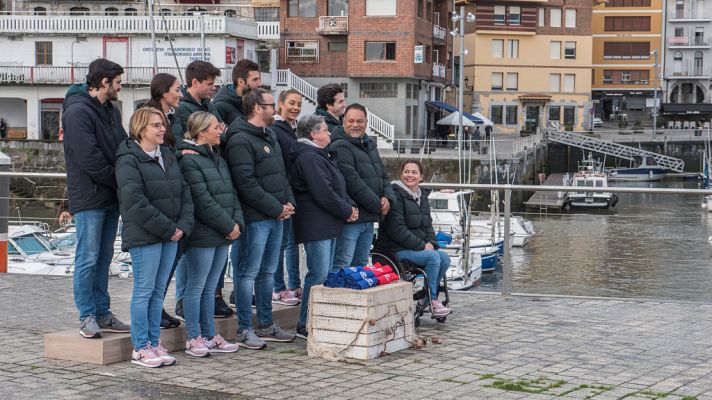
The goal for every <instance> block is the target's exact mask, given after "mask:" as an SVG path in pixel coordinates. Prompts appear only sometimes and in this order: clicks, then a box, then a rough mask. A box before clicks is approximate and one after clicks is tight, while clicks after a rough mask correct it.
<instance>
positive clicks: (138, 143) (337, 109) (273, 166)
mask: <svg viewBox="0 0 712 400" xmlns="http://www.w3.org/2000/svg"><path fill="white" fill-rule="evenodd" d="M123 72H124V71H123V68H122V67H121V66H120V65H118V64H116V63H114V62H111V61H108V60H105V59H98V60H95V61H94V62H92V63H91V64H90V65H89V71H88V74H87V80H86V83H84V84H77V85H73V86H71V87H70V89H69V90H68V92H67V95H66V99H65V102H64V113H63V117H62V124H63V127H64V131H65V136H64V142H63V143H64V150H65V160H66V169H67V187H68V196H69V211H70V213H71V214H73V216H74V219H75V223H76V230H77V240H78V244H77V250H76V259H75V272H74V300H75V304H76V306H77V308H78V310H79V319H80V329H79V333H80V334H81V335H82V336H84V337H87V338H95V337H100V336H101V333H102V332H130V333H131V339H132V344H133V348H134V350H133V352H132V356H131V361H132V363H134V364H138V365H141V366H144V367H160V366H162V365H170V364H173V363H175V358H174V357H173V356H171V355H170V354H169V353H168V351H166V349H165V348H164V347H163V346H162V345H161V342H160V329H161V328H170V327H171V326H177V325H178V324H179V322H178V321H177V320H176V319H174V318H173V317H171V316H170V315H169V314H168V313H166V311H165V310H164V309H163V300H164V298H165V295H166V290H167V287H168V286H169V283H170V282H171V280H172V279H173V275H174V273H175V278H176V299H177V306H176V314H177V315H178V316H179V317H182V318H183V319H184V321H185V323H186V328H187V338H186V346H185V347H186V353H188V354H190V355H192V356H196V357H203V356H206V355H208V354H210V353H215V352H235V351H237V350H238V347H245V348H248V349H262V348H265V347H266V342H267V341H278V342H280V341H281V342H288V341H292V340H294V339H295V337H297V336H299V337H302V338H306V337H307V336H308V332H307V329H306V326H307V311H308V299H309V292H310V290H311V288H312V287H313V286H314V285H319V284H322V283H324V281H325V280H326V276H327V274H328V273H329V272H330V271H331V270H332V269H333V270H336V269H339V268H342V267H348V266H363V265H365V264H367V263H368V260H369V254H370V250H371V245H372V243H373V236H374V223H375V222H379V223H380V229H379V231H380V233H379V238H378V242H377V244H378V245H379V247H380V248H383V249H386V250H390V251H392V252H394V253H395V254H396V255H397V256H398V257H400V258H403V259H408V260H411V261H412V262H414V263H416V264H419V265H423V266H425V270H426V273H427V275H428V276H429V277H430V279H429V282H430V285H431V286H430V292H431V293H432V294H433V296H432V302H431V304H430V307H431V310H432V312H433V314H435V315H438V316H444V315H448V314H449V313H450V312H451V310H450V309H449V308H448V307H446V306H444V305H443V304H442V303H441V302H439V301H438V300H437V291H438V290H437V288H438V282H439V281H440V280H441V278H442V276H443V275H444V273H445V271H446V269H447V268H448V266H449V259H448V257H447V255H446V254H445V253H444V252H442V251H438V250H437V249H438V242H437V240H436V239H435V233H434V231H433V227H432V220H431V219H430V209H429V205H428V201H427V196H428V193H429V192H428V190H426V189H423V188H420V187H419V184H420V182H421V181H422V179H423V175H424V171H423V166H422V164H420V163H419V162H418V161H415V160H409V161H406V162H405V163H403V165H402V166H401V169H400V179H398V180H396V181H394V182H391V181H390V179H389V178H388V175H387V173H386V171H385V168H384V165H383V162H382V161H381V158H380V156H379V154H378V151H377V149H376V143H375V142H374V141H372V140H371V139H369V137H368V136H367V135H366V128H367V123H368V112H367V110H366V108H365V107H363V106H362V105H360V104H351V105H349V106H346V103H345V99H344V93H343V90H342V88H341V86H340V85H338V84H328V85H325V86H323V87H321V88H320V89H319V90H318V93H317V103H318V107H317V110H316V113H315V114H314V115H304V116H301V117H300V114H301V107H302V96H301V95H300V93H299V92H297V91H296V90H286V91H283V92H281V94H280V95H279V99H278V103H277V105H275V99H274V97H273V95H272V94H271V93H270V92H269V91H266V90H264V89H261V88H260V86H261V79H260V72H259V68H258V65H257V64H256V63H254V62H252V61H250V60H241V61H239V62H238V63H237V64H236V66H235V67H234V69H233V72H232V81H233V83H232V84H229V85H225V86H223V87H222V88H221V89H220V91H219V92H217V95H216V86H215V80H216V78H217V77H219V76H220V70H219V69H217V68H215V67H214V66H213V65H212V64H210V63H208V62H205V61H194V62H192V63H190V64H189V65H188V66H187V67H186V70H185V80H186V85H185V86H182V85H181V83H180V81H179V79H178V78H176V77H175V76H172V75H169V74H164V73H160V74H157V75H156V76H155V77H154V79H153V81H152V83H151V99H150V100H149V101H148V102H147V103H146V104H145V105H143V106H142V107H141V108H139V109H138V110H136V111H135V112H134V113H133V115H132V116H131V119H130V124H129V125H130V126H129V132H128V134H127V133H126V132H125V130H124V128H123V127H122V125H121V116H120V113H119V110H118V109H117V108H116V106H115V105H113V104H112V101H115V100H117V99H118V92H119V91H120V90H121V77H122V74H123ZM213 97H214V98H213ZM275 120H276V121H275ZM119 217H120V218H121V221H122V224H123V228H122V230H121V240H122V249H123V250H124V251H128V252H129V253H130V255H131V261H132V269H133V276H134V278H133V279H134V281H133V294H132V299H131V324H130V326H129V325H128V324H125V323H124V322H122V321H120V320H119V319H118V318H117V317H116V315H114V314H113V313H112V312H111V310H110V296H109V293H108V270H109V264H110V262H111V258H112V255H113V243H114V240H115V236H116V232H117V227H118V223H119ZM299 244H302V245H303V247H304V251H305V253H306V264H307V272H306V276H305V277H304V283H303V286H302V284H301V281H300V271H299V247H298V246H299ZM228 253H230V254H229V257H230V260H231V264H232V266H233V272H232V277H233V294H232V295H231V298H232V299H234V303H235V306H236V310H237V320H238V330H237V343H230V342H228V341H226V340H225V339H224V338H223V337H222V336H220V335H219V334H218V333H216V332H215V326H214V318H219V317H226V316H229V315H230V314H232V310H231V309H230V308H229V307H228V306H227V305H226V304H225V302H224V300H223V297H222V288H223V280H224V276H225V273H226V268H227V265H228V262H227V260H228ZM285 267H286V270H287V278H288V279H287V283H285V280H284V269H285ZM273 302H277V303H282V304H288V305H297V304H300V305H301V310H300V317H299V322H298V325H297V329H296V335H295V334H294V333H291V332H287V331H285V330H283V329H282V328H280V326H279V325H278V324H277V323H276V321H274V319H273V315H272V303H273ZM253 304H254V306H255V307H256V321H257V326H253V324H252V317H253V311H252V306H253Z"/></svg>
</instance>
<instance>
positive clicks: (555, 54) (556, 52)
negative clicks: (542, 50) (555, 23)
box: [549, 42, 561, 60]
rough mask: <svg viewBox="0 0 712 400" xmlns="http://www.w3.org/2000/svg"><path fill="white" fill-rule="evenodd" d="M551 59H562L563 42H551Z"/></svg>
mask: <svg viewBox="0 0 712 400" xmlns="http://www.w3.org/2000/svg"><path fill="white" fill-rule="evenodd" d="M549 58H551V59H552V60H560V59H561V42H549Z"/></svg>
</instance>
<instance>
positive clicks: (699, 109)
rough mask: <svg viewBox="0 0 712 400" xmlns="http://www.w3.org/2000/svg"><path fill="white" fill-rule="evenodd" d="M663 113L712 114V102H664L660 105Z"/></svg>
mask: <svg viewBox="0 0 712 400" xmlns="http://www.w3.org/2000/svg"><path fill="white" fill-rule="evenodd" d="M660 112H661V113H662V114H680V115H695V114H712V104H706V103H693V104H685V103H663V104H662V105H661V106H660Z"/></svg>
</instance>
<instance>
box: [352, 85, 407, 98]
mask: <svg viewBox="0 0 712 400" xmlns="http://www.w3.org/2000/svg"><path fill="white" fill-rule="evenodd" d="M358 89H359V97H368V98H377V99H386V98H396V97H398V84H397V83H394V82H362V83H359V85H358Z"/></svg>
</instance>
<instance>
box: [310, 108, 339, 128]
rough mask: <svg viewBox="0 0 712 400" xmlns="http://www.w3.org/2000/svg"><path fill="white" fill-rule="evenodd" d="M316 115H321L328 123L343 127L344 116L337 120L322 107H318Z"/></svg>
mask: <svg viewBox="0 0 712 400" xmlns="http://www.w3.org/2000/svg"><path fill="white" fill-rule="evenodd" d="M314 114H317V115H321V116H322V117H324V119H326V121H327V123H329V122H331V123H333V124H336V125H341V123H342V120H343V116H341V117H339V118H336V117H334V116H333V115H331V114H329V112H328V111H326V109H325V108H321V107H317V108H316V111H314Z"/></svg>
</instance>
